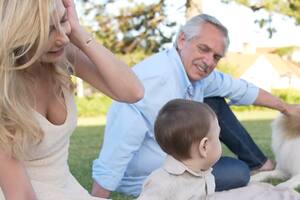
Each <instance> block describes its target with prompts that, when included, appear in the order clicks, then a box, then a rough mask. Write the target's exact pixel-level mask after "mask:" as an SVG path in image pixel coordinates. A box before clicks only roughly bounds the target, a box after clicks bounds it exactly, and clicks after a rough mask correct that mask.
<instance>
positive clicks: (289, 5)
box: [222, 0, 300, 37]
mask: <svg viewBox="0 0 300 200" xmlns="http://www.w3.org/2000/svg"><path fill="white" fill-rule="evenodd" d="M222 2H224V3H229V2H236V3H239V4H242V5H244V6H247V7H249V8H250V9H251V10H252V11H253V12H256V11H258V10H261V9H263V10H265V11H267V12H269V13H270V14H271V13H279V14H283V15H285V16H288V17H291V18H293V19H295V23H296V24H297V25H299V24H300V1H299V0H259V1H252V0H222ZM253 2H254V3H253ZM255 22H256V23H258V24H259V26H260V27H265V26H268V27H267V31H268V32H269V36H270V37H272V34H273V33H274V32H276V30H275V28H274V27H272V15H269V17H268V18H266V19H259V20H256V21H255Z"/></svg>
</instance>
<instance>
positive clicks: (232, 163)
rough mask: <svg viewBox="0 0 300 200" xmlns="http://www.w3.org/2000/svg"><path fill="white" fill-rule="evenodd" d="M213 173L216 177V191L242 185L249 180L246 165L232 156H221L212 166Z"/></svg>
mask: <svg viewBox="0 0 300 200" xmlns="http://www.w3.org/2000/svg"><path fill="white" fill-rule="evenodd" d="M213 174H214V175H215V179H216V191H222V190H230V189H233V188H238V187H243V186H245V185H247V184H248V182H249V180H250V169H249V167H248V165H247V164H246V163H245V162H243V161H241V160H237V159H234V158H229V157H225V158H224V157H223V158H222V159H221V160H220V163H219V164H217V165H216V166H215V167H214V171H213Z"/></svg>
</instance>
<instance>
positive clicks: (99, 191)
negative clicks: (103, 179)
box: [91, 181, 110, 198]
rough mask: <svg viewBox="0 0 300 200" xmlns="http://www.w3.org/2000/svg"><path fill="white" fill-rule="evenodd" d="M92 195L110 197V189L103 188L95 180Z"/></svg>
mask: <svg viewBox="0 0 300 200" xmlns="http://www.w3.org/2000/svg"><path fill="white" fill-rule="evenodd" d="M91 193H92V195H93V196H95V197H101V198H108V197H109V196H110V191H109V190H107V189H105V188H103V187H102V186H101V185H99V184H98V183H97V182H96V181H94V182H93V188H92V192H91Z"/></svg>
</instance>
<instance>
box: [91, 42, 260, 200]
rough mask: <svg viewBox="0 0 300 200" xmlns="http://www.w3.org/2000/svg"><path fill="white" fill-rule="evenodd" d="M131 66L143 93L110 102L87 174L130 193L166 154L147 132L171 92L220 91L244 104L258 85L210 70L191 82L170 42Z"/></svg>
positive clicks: (199, 96)
mask: <svg viewBox="0 0 300 200" xmlns="http://www.w3.org/2000/svg"><path fill="white" fill-rule="evenodd" d="M133 70H134V72H135V73H136V75H137V76H138V78H139V79H140V80H141V81H142V83H143V85H144V88H145V96H144V98H143V99H142V100H140V101H139V102H137V103H135V104H126V103H120V102H114V103H113V104H112V106H111V108H110V110H109V112H108V115H107V124H106V128H105V136H104V142H103V146H102V149H101V152H100V155H99V158H98V159H95V160H94V162H93V173H92V176H93V179H94V180H95V181H96V182H97V183H99V184H100V185H101V186H102V187H104V188H105V189H107V190H110V191H115V190H117V191H120V192H123V193H126V194H130V195H134V196H137V195H139V193H140V191H141V188H142V184H143V182H144V180H145V179H146V177H147V176H148V175H149V174H150V173H151V172H152V171H154V170H155V169H157V168H159V167H161V165H162V163H163V161H164V159H165V157H166V154H165V153H164V152H163V151H162V150H161V148H160V147H159V145H158V144H157V142H156V141H155V137H154V133H153V128H154V122H155V119H156V116H157V114H158V112H159V110H160V108H161V107H162V106H163V105H164V104H165V103H167V102H168V101H169V100H171V99H175V98H185V99H187V98H188V99H193V100H195V101H200V102H202V101H203V99H204V98H205V97H213V96H221V97H226V98H228V99H230V100H231V103H233V104H237V105H249V104H252V103H253V102H254V101H255V99H256V97H257V95H258V91H259V89H258V88H257V87H256V86H254V85H253V84H250V83H248V82H246V81H244V80H240V79H233V78H232V77H230V76H229V75H226V74H223V73H220V72H218V71H216V70H215V71H213V72H212V73H211V74H210V75H209V76H208V77H206V78H204V79H202V80H199V81H197V82H194V83H191V82H190V81H189V79H188V76H187V74H186V72H185V69H184V66H183V64H182V62H181V59H180V57H179V55H178V53H177V51H176V49H175V48H171V49H168V50H166V51H163V52H160V53H157V54H155V55H153V56H152V57H150V58H148V59H146V60H144V61H142V62H140V63H139V64H137V65H136V66H135V67H134V68H133Z"/></svg>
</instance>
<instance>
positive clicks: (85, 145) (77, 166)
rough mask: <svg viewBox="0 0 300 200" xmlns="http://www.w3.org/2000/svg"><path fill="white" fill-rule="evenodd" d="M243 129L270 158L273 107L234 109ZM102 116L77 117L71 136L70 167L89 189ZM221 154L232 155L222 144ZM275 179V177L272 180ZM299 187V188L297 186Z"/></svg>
mask: <svg viewBox="0 0 300 200" xmlns="http://www.w3.org/2000/svg"><path fill="white" fill-rule="evenodd" d="M237 116H238V118H239V119H240V120H241V121H242V123H243V124H244V126H245V127H246V129H247V130H248V131H249V132H250V133H251V135H252V137H253V138H254V140H255V141H256V143H257V144H258V145H259V146H260V147H261V149H262V150H263V152H264V153H265V154H266V155H267V156H269V157H271V158H273V154H272V151H271V147H270V143H271V139H270V138H271V129H270V122H271V121H272V119H274V117H275V116H276V112H275V111H252V112H242V113H237ZM104 126H105V119H103V118H80V119H79V121H78V127H77V129H76V130H75V133H74V134H73V136H72V138H71V145H70V158H69V163H70V168H71V171H72V173H73V174H74V176H75V177H76V178H77V179H78V180H79V182H80V183H81V184H82V185H83V186H84V187H85V188H86V189H87V190H88V191H90V190H91V184H92V179H91V166H92V161H93V159H95V158H96V157H97V155H98V153H99V149H100V146H101V143H102V140H103V131H104ZM223 154H224V155H232V154H231V153H230V152H229V150H228V149H227V148H226V147H223ZM273 182H278V181H276V180H275V181H273ZM299 191H300V190H299ZM112 198H113V199H114V200H132V199H133V198H130V197H126V196H124V195H120V194H118V193H113V195H112Z"/></svg>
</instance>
